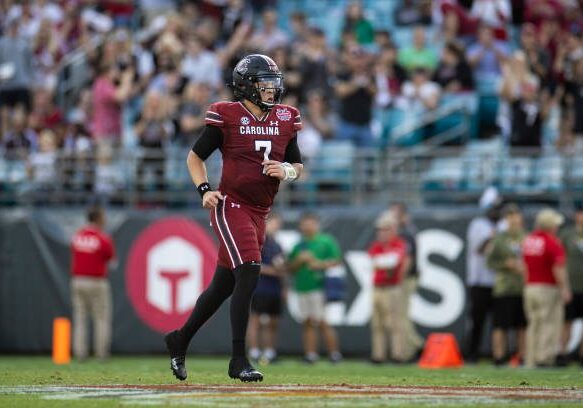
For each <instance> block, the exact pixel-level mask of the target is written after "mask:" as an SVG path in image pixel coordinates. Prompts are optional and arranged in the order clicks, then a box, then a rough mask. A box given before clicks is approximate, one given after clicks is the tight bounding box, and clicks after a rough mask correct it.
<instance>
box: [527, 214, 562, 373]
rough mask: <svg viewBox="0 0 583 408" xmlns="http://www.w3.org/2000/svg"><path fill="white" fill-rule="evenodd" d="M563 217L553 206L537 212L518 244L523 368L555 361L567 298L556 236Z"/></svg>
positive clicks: (559, 242)
mask: <svg viewBox="0 0 583 408" xmlns="http://www.w3.org/2000/svg"><path fill="white" fill-rule="evenodd" d="M562 223H563V216H562V215H561V214H559V213H557V212H556V211H555V210H553V209H550V208H548V209H544V210H541V211H539V212H538V214H537V215H536V220H535V230H534V231H533V232H532V233H531V234H530V235H528V236H527V237H526V238H525V240H524V241H523V243H522V257H523V260H524V263H525V264H526V279H525V280H526V287H525V289H524V310H525V312H526V318H527V321H528V327H527V332H526V359H525V365H526V366H527V367H531V368H532V367H535V366H537V367H548V366H552V365H554V364H555V362H556V361H555V360H556V357H557V350H558V347H559V341H560V337H561V329H562V327H563V323H564V308H563V303H569V302H570V301H571V298H572V295H571V289H570V284H569V278H568V277H567V274H566V270H565V249H564V248H563V245H562V244H561V241H560V240H559V239H558V237H557V236H556V233H557V230H558V228H559V226H560V225H561V224H562Z"/></svg>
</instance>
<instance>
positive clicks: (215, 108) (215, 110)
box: [204, 103, 225, 128]
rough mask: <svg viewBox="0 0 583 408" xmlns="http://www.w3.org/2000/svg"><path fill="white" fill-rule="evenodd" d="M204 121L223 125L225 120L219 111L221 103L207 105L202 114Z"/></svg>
mask: <svg viewBox="0 0 583 408" xmlns="http://www.w3.org/2000/svg"><path fill="white" fill-rule="evenodd" d="M204 123H205V124H207V125H212V126H216V127H220V128H222V127H224V126H225V120H224V118H223V115H222V113H221V105H220V104H219V103H213V104H212V105H211V106H209V108H208V110H207V111H206V114H205V116H204Z"/></svg>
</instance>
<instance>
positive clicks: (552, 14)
mask: <svg viewBox="0 0 583 408" xmlns="http://www.w3.org/2000/svg"><path fill="white" fill-rule="evenodd" d="M524 3H525V4H524V22H528V23H532V24H534V25H535V27H539V28H540V26H541V25H542V24H543V22H545V21H549V20H555V21H556V20H558V19H560V18H562V17H563V15H564V11H565V9H564V6H563V2H562V1H561V0H530V1H526V2H524Z"/></svg>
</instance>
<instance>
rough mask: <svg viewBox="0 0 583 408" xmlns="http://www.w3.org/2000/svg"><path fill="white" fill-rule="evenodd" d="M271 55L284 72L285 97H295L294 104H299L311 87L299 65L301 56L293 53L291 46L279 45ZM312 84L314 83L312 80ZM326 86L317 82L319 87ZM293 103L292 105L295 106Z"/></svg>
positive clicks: (290, 102) (289, 102)
mask: <svg viewBox="0 0 583 408" xmlns="http://www.w3.org/2000/svg"><path fill="white" fill-rule="evenodd" d="M270 55H271V57H272V58H273V60H274V61H275V63H276V64H277V66H278V68H279V70H280V71H281V72H282V73H283V75H284V77H285V85H286V89H285V96H284V97H285V98H287V97H293V98H295V101H294V102H293V104H294V105H297V104H299V101H300V99H301V98H302V97H303V96H304V92H306V91H307V90H308V89H309V88H307V85H306V83H304V81H303V79H304V78H303V76H302V71H301V69H302V68H301V67H300V66H299V61H300V58H299V56H298V55H297V54H294V53H292V51H291V50H290V48H289V47H284V46H281V47H277V48H275V49H273V50H272V52H271V54H270ZM306 82H310V85H314V83H313V82H311V81H306ZM324 86H326V85H325V84H317V85H316V87H317V88H321V87H324ZM284 103H287V104H290V105H291V104H292V101H288V102H284ZM294 105H292V106H294Z"/></svg>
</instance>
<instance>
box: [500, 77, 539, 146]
mask: <svg viewBox="0 0 583 408" xmlns="http://www.w3.org/2000/svg"><path fill="white" fill-rule="evenodd" d="M518 86H519V91H518V94H512V93H508V92H503V94H502V97H504V98H506V100H507V101H508V103H509V104H510V115H511V132H510V146H512V147H516V148H521V147H539V148H540V147H541V146H542V126H543V121H544V120H545V118H546V117H547V115H548V112H549V109H550V100H549V95H548V93H547V92H544V91H543V92H542V93H540V89H539V84H538V80H537V79H536V78H531V79H530V80H526V81H525V80H523V81H521V82H520V83H519V84H518ZM503 91H506V89H503ZM528 153H530V152H528Z"/></svg>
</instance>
